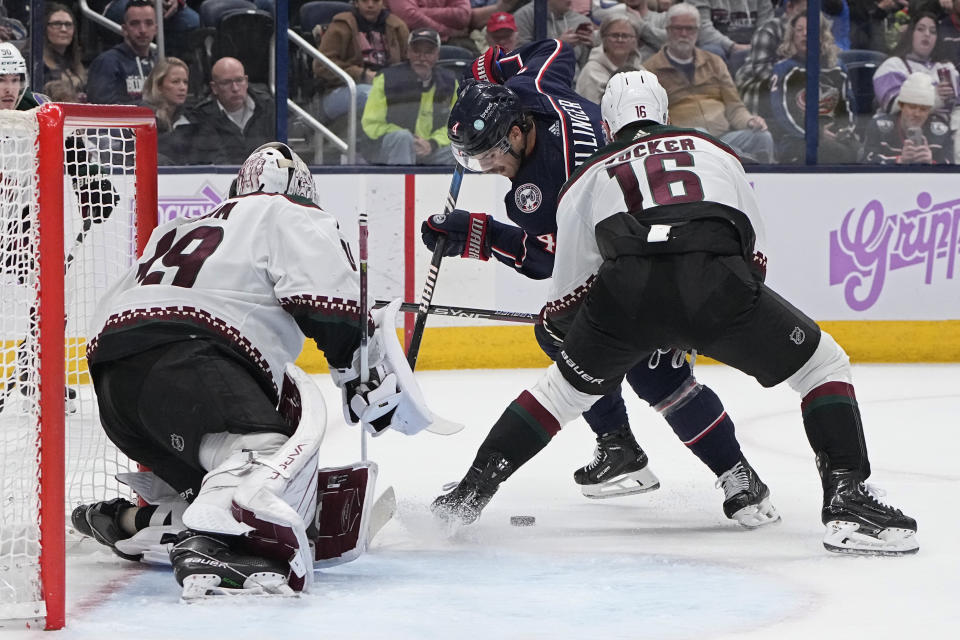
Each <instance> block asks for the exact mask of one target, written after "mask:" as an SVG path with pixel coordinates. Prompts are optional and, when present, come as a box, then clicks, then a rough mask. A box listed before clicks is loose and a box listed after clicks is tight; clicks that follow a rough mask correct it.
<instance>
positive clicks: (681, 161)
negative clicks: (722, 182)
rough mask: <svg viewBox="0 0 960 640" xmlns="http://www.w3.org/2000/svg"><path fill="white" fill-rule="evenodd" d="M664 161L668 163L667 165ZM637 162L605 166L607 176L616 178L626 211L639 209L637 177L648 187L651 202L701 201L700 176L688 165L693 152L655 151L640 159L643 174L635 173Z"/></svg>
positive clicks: (640, 206)
mask: <svg viewBox="0 0 960 640" xmlns="http://www.w3.org/2000/svg"><path fill="white" fill-rule="evenodd" d="M668 163H670V164H671V165H672V166H671V168H669V169H668V168H667V166H668ZM639 164H640V163H639V162H636V161H633V162H626V163H624V164H618V165H617V166H615V167H610V168H609V169H607V173H608V174H610V177H612V178H616V179H617V183H618V184H619V185H620V189H621V190H623V196H624V199H625V200H626V203H627V206H628V207H629V208H630V211H634V212H638V211H641V210H642V209H643V190H642V189H641V188H640V179H642V180H643V181H644V182H646V183H647V185H649V187H650V196H651V197H652V198H653V202H654V205H667V204H683V203H685V202H700V201H701V200H703V198H704V195H703V184H702V183H701V182H700V176H698V175H697V174H696V173H694V172H693V171H688V170H687V169H688V168H692V167H693V155H692V154H690V153H687V152H686V151H678V152H675V153H657V154H654V155H652V156H647V157H646V158H644V159H643V175H639V176H638V174H637V167H638V165H639Z"/></svg>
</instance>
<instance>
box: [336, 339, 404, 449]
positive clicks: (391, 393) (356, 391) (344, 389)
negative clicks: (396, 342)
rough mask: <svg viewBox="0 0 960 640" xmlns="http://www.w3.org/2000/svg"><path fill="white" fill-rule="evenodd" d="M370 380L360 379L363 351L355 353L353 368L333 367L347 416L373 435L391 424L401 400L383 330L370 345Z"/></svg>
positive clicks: (348, 421)
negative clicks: (389, 365)
mask: <svg viewBox="0 0 960 640" xmlns="http://www.w3.org/2000/svg"><path fill="white" fill-rule="evenodd" d="M367 361H368V365H369V371H370V375H369V379H368V380H367V382H365V383H361V382H360V350H359V349H357V351H355V352H354V354H353V362H352V363H351V365H350V368H349V369H331V370H330V375H331V377H332V378H333V381H334V383H335V384H336V385H337V386H338V387H340V390H341V394H342V396H343V419H344V420H345V421H346V422H347V424H357V423H358V422H362V423H363V425H364V428H365V429H367V431H368V432H370V433H372V434H373V435H378V434H380V433H382V432H383V431H384V430H385V429H387V428H388V427H389V426H390V419H391V418H392V417H393V413H394V411H396V408H397V404H399V402H400V390H399V389H398V387H397V376H396V374H393V373H389V372H388V371H387V368H386V367H385V366H384V364H383V349H382V346H381V341H380V332H379V331H377V332H375V333H374V334H373V336H372V337H371V338H370V340H369V342H368V344H367Z"/></svg>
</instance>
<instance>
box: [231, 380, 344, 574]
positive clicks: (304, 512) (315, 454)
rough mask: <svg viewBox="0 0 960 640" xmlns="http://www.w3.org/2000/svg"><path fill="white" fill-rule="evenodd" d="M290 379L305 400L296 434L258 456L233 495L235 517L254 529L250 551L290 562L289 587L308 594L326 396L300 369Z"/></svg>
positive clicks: (246, 546) (247, 542) (246, 541)
mask: <svg viewBox="0 0 960 640" xmlns="http://www.w3.org/2000/svg"><path fill="white" fill-rule="evenodd" d="M286 375H287V377H288V378H289V379H290V380H292V381H293V382H294V383H295V384H296V386H297V389H298V392H299V396H300V406H301V415H300V421H299V424H298V425H297V430H296V431H295V432H294V434H293V435H292V436H290V439H289V440H287V442H285V443H284V445H283V446H282V447H281V448H280V449H279V450H278V451H277V452H276V453H274V454H273V455H271V456H269V457H266V458H259V459H258V460H257V466H256V467H255V468H254V469H252V470H251V472H250V473H249V474H248V475H247V476H246V477H244V478H243V480H242V481H241V483H240V485H239V486H238V487H237V490H236V492H235V493H234V495H233V504H232V514H233V517H234V518H236V520H237V521H238V522H242V523H244V524H245V525H247V526H249V527H250V528H251V532H250V534H249V535H248V536H247V538H246V540H245V548H246V549H247V550H248V551H250V552H251V553H256V554H257V555H261V556H263V557H265V558H271V559H281V560H284V561H286V562H289V563H290V569H291V571H290V577H289V583H290V586H291V587H292V588H293V589H294V590H295V591H301V590H306V589H308V588H309V586H310V585H311V584H312V582H313V571H312V551H311V549H310V542H309V538H308V536H307V531H306V529H307V523H310V522H313V519H314V514H315V512H316V508H317V500H316V492H317V480H316V478H317V469H318V467H319V464H318V460H319V450H320V444H321V443H322V442H323V436H324V432H325V430H326V423H327V418H326V416H327V414H326V407H325V405H324V402H323V395H322V394H321V393H320V390H319V389H318V388H317V386H316V385H315V384H314V383H313V381H312V380H311V379H310V378H309V377H308V376H307V374H305V373H304V372H303V371H301V370H300V369H299V368H297V367H296V366H294V365H292V364H290V365H287V371H286Z"/></svg>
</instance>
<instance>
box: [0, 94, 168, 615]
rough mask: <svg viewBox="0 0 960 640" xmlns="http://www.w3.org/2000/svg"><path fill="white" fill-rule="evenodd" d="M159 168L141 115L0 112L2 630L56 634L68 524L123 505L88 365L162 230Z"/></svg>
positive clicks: (76, 110) (84, 110)
mask: <svg viewBox="0 0 960 640" xmlns="http://www.w3.org/2000/svg"><path fill="white" fill-rule="evenodd" d="M156 167H157V132H156V124H155V118H154V114H153V112H152V111H150V110H149V109H146V108H142V107H130V106H108V105H78V104H46V105H43V106H42V107H39V108H38V109H34V110H32V111H25V112H19V111H0V284H2V287H3V293H2V296H0V298H2V299H0V333H2V334H3V335H2V342H0V346H2V354H3V357H2V360H0V363H2V365H3V366H2V368H0V375H2V389H0V394H2V400H0V456H2V458H3V459H2V460H0V491H2V495H0V500H2V506H0V585H2V586H0V627H3V626H6V627H14V628H16V627H20V628H23V627H24V626H33V625H36V624H39V621H40V620H43V625H44V626H45V628H47V629H59V628H61V627H63V626H64V619H65V604H66V575H65V567H66V559H65V558H66V544H65V543H66V536H67V534H68V533H69V527H70V523H69V519H68V517H67V514H68V513H69V511H70V510H72V508H73V507H74V506H76V505H77V504H82V503H86V502H93V501H97V500H104V499H109V498H112V497H116V496H117V495H130V492H129V490H128V489H127V488H126V487H125V486H123V485H120V484H119V483H117V482H116V480H115V478H114V477H113V476H114V475H115V474H116V473H117V472H122V471H126V470H130V468H131V465H130V461H129V460H128V459H126V458H125V457H124V456H123V455H122V454H120V453H119V452H117V451H116V449H115V448H114V447H113V445H112V444H111V443H110V442H109V441H108V440H107V439H106V437H105V435H104V434H103V431H102V429H101V428H100V422H99V416H98V413H97V409H96V401H95V398H94V396H93V392H92V389H91V385H90V383H89V377H88V374H87V371H86V361H85V357H84V355H85V354H84V352H85V344H86V337H87V331H88V330H89V328H88V327H87V324H88V322H89V319H90V316H91V314H92V312H93V310H94V309H95V308H96V304H97V302H98V300H99V299H100V297H101V296H102V295H103V293H104V292H105V290H106V288H107V287H108V286H109V285H110V284H111V282H112V281H113V280H115V279H116V278H118V277H119V276H120V274H122V273H123V272H124V271H125V270H126V269H128V268H129V267H130V265H132V264H133V263H134V262H135V260H136V257H137V255H139V253H140V252H142V250H143V247H144V246H145V244H146V241H147V239H148V237H149V235H150V232H151V231H152V230H153V228H154V227H155V226H156V223H157V170H156ZM110 202H113V206H112V207H109V206H108V207H105V206H104V205H105V204H108V203H110ZM71 411H72V412H71ZM67 427H69V429H68V428H67Z"/></svg>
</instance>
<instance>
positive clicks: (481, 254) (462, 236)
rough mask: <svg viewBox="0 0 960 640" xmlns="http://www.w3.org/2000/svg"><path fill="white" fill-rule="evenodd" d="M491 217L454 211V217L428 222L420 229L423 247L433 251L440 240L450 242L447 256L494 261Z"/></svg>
mask: <svg viewBox="0 0 960 640" xmlns="http://www.w3.org/2000/svg"><path fill="white" fill-rule="evenodd" d="M490 221H491V217H490V216H488V215H487V214H485V213H470V212H468V211H464V210H463V209H454V210H453V211H451V212H450V213H446V214H444V213H438V214H436V215H433V216H430V217H429V218H427V219H426V220H424V222H423V224H422V225H421V226H420V234H421V237H422V238H423V244H425V245H426V246H427V249H430V251H433V250H434V249H436V246H437V239H438V238H439V237H440V236H444V237H445V238H446V245H445V246H444V250H443V255H444V256H446V257H452V256H460V257H461V258H474V259H476V260H488V259H489V258H490V246H491V244H492V238H491V237H490Z"/></svg>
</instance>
